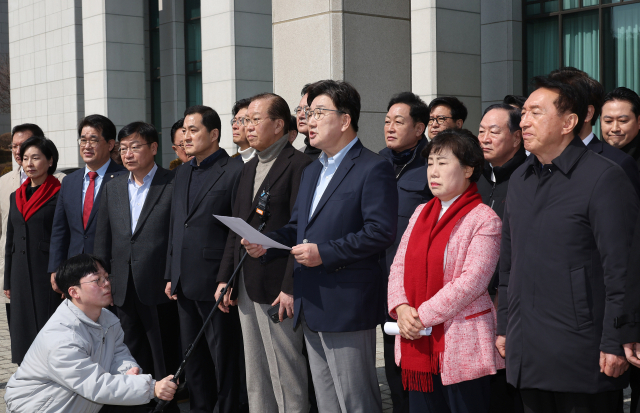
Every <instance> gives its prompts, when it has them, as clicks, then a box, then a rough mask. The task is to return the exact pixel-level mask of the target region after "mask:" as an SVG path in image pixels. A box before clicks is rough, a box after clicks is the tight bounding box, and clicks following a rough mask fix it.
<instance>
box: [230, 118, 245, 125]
mask: <svg viewBox="0 0 640 413" xmlns="http://www.w3.org/2000/svg"><path fill="white" fill-rule="evenodd" d="M229 123H230V124H231V127H233V125H236V124H237V125H238V126H244V124H245V123H244V118H239V119H236V118H231V122H229Z"/></svg>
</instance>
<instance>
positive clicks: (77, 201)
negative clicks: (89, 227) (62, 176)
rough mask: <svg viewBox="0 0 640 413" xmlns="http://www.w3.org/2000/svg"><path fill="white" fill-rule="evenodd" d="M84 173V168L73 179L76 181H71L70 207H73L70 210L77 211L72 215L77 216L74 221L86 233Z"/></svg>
mask: <svg viewBox="0 0 640 413" xmlns="http://www.w3.org/2000/svg"><path fill="white" fill-rule="evenodd" d="M84 172H85V169H84V168H82V169H81V170H80V173H79V174H78V175H77V177H75V176H73V177H72V178H75V181H74V180H72V179H69V178H67V179H69V181H70V182H69V183H70V189H71V191H70V192H71V195H70V198H71V199H69V205H70V206H71V208H70V209H72V210H73V209H76V208H77V210H76V211H75V213H73V214H72V215H73V216H75V218H71V219H72V220H73V219H75V221H76V224H77V225H79V226H80V228H82V230H83V231H84V224H83V223H82V185H83V184H84Z"/></svg>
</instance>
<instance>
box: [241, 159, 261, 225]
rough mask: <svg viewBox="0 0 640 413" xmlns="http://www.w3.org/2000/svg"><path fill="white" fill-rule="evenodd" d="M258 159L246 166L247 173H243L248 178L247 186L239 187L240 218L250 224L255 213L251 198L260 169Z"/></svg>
mask: <svg viewBox="0 0 640 413" xmlns="http://www.w3.org/2000/svg"><path fill="white" fill-rule="evenodd" d="M258 162H259V161H258V158H257V157H255V158H253V159H252V160H250V161H249V162H247V163H246V165H245V168H246V169H245V171H244V172H243V173H244V174H245V177H246V181H245V182H246V184H245V185H241V186H240V187H238V194H237V195H236V197H237V198H239V199H238V205H239V209H238V216H239V217H240V218H242V219H244V220H245V221H247V222H249V217H251V215H252V212H253V209H252V208H253V207H252V202H251V198H252V197H253V182H254V181H255V180H256V169H257V168H258ZM245 208H246V209H245Z"/></svg>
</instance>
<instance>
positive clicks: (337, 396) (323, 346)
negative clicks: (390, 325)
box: [300, 311, 382, 413]
mask: <svg viewBox="0 0 640 413" xmlns="http://www.w3.org/2000/svg"><path fill="white" fill-rule="evenodd" d="M300 316H301V317H300V318H301V319H302V328H303V331H304V339H305V341H306V342H307V353H308V354H309V365H310V366H311V377H313V385H314V386H315V389H316V399H317V400H318V411H319V412H320V413H337V412H342V413H382V400H381V398H380V387H379V384H378V375H377V374H376V329H375V328H373V329H371V330H361V331H350V332H344V333H327V332H316V331H313V330H311V329H309V326H307V322H306V320H305V319H304V311H303V313H302V314H300Z"/></svg>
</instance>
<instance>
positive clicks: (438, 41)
mask: <svg viewBox="0 0 640 413" xmlns="http://www.w3.org/2000/svg"><path fill="white" fill-rule="evenodd" d="M483 1H484V0H483ZM509 1H517V0H509ZM411 54H412V58H413V65H412V70H411V71H412V75H413V76H412V82H413V91H414V93H416V94H418V95H420V96H421V97H422V98H423V99H424V100H425V102H427V103H429V102H430V101H431V100H432V99H433V98H435V97H437V96H455V97H457V98H458V99H460V100H461V101H462V102H464V104H465V105H466V106H467V109H468V111H469V115H468V117H467V120H466V122H465V127H466V128H467V129H469V130H471V131H473V132H477V129H478V124H479V123H480V115H481V86H480V81H481V76H480V2H478V1H469V0H411Z"/></svg>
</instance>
